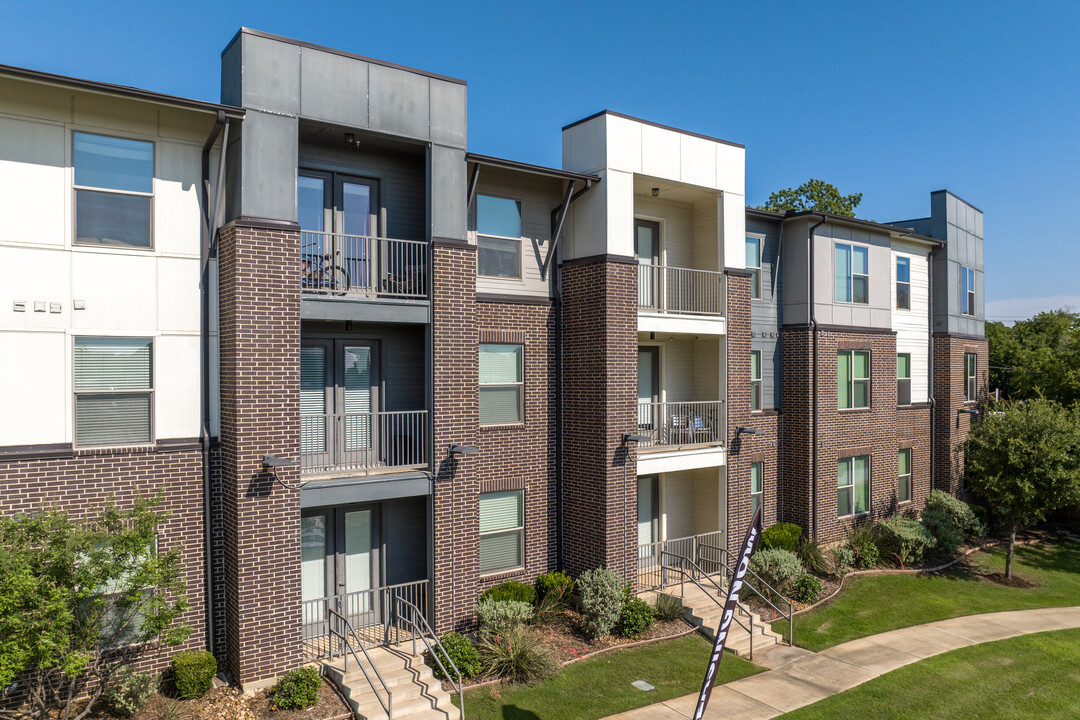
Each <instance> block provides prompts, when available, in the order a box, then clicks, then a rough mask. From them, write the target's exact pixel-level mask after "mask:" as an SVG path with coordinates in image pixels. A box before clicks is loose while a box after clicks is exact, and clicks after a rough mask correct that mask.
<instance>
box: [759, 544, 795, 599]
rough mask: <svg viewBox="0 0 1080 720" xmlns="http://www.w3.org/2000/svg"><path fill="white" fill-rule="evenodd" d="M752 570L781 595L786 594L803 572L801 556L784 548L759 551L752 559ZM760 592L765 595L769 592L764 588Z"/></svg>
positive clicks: (760, 588)
mask: <svg viewBox="0 0 1080 720" xmlns="http://www.w3.org/2000/svg"><path fill="white" fill-rule="evenodd" d="M750 569H751V570H753V571H754V572H755V573H757V575H758V576H759V577H760V578H761V579H762V580H764V581H765V582H766V583H768V584H769V585H771V586H772V587H773V588H774V589H776V591H777V592H781V593H783V592H785V591H786V590H787V589H788V588H789V587H790V586H791V582H792V581H793V580H794V579H795V578H797V577H798V576H799V575H801V574H802V572H803V569H802V564H801V563H800V562H799V556H798V555H796V554H795V553H793V552H791V551H790V550H784V549H782V548H770V549H766V550H758V551H757V552H756V553H754V556H753V557H752V558H750ZM758 590H760V591H761V592H762V593H763V594H764V593H766V592H767V589H766V588H763V587H759V588H758Z"/></svg>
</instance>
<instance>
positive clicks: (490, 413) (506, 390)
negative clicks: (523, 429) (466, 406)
mask: <svg viewBox="0 0 1080 720" xmlns="http://www.w3.org/2000/svg"><path fill="white" fill-rule="evenodd" d="M523 354H524V353H523V349H522V346H521V345H508V344H494V343H484V344H481V345H480V424H481V425H505V424H510V423H520V422H523V421H524V412H523V406H524V389H525V388H524V372H523V365H522V356H523Z"/></svg>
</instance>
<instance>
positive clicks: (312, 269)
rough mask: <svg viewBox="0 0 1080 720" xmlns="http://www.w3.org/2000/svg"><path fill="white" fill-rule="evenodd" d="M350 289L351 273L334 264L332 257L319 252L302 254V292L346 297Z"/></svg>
mask: <svg viewBox="0 0 1080 720" xmlns="http://www.w3.org/2000/svg"><path fill="white" fill-rule="evenodd" d="M350 287H351V282H350V281H349V271H348V270H346V269H345V268H343V267H342V266H340V265H338V264H336V263H334V262H333V258H332V255H330V254H329V253H319V252H303V253H301V255H300V289H301V291H303V292H316V293H326V294H329V295H344V294H345V293H347V292H348V291H349V288H350Z"/></svg>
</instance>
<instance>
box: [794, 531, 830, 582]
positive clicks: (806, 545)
mask: <svg viewBox="0 0 1080 720" xmlns="http://www.w3.org/2000/svg"><path fill="white" fill-rule="evenodd" d="M795 554H796V555H798V556H799V562H801V563H802V564H803V567H804V568H806V570H807V572H812V573H816V574H818V575H824V574H825V573H827V572H829V561H828V560H826V559H825V551H824V550H822V549H821V544H820V543H818V541H817V540H809V539H807V538H803V539H802V540H800V541H799V547H798V548H797V549H796V550H795Z"/></svg>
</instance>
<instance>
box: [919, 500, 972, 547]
mask: <svg viewBox="0 0 1080 720" xmlns="http://www.w3.org/2000/svg"><path fill="white" fill-rule="evenodd" d="M922 525H923V527H924V528H926V531H927V532H929V533H930V534H931V535H932V536H933V537H934V540H935V541H936V543H937V546H938V547H939V548H941V551H942V552H944V553H945V554H947V555H955V554H956V551H957V550H959V549H960V546H961V545H963V544H964V531H963V529H962V528H961V527H960V526H959V525H958V524H957V523H956V520H955V519H954V518H953V516H952V515H950V514H949V513H947V512H945V511H944V510H938V509H934V510H931V509H929V508H927V509H926V510H923V513H922Z"/></svg>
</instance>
